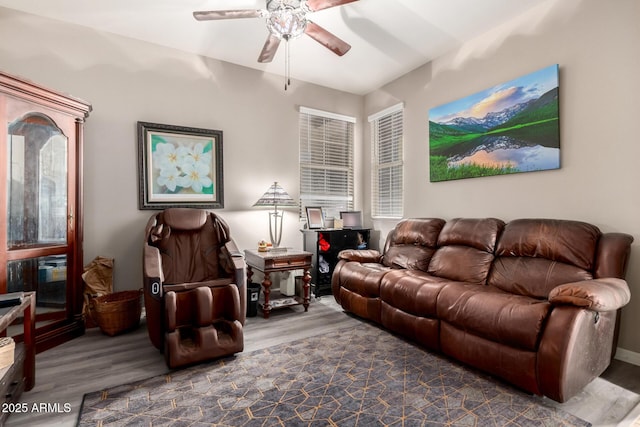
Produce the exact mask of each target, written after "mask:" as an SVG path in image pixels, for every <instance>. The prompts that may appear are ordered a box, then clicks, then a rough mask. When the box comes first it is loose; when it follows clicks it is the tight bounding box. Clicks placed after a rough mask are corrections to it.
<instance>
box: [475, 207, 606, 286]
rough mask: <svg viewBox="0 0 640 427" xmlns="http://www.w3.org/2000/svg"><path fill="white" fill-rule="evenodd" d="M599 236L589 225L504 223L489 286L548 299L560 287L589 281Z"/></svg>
mask: <svg viewBox="0 0 640 427" xmlns="http://www.w3.org/2000/svg"><path fill="white" fill-rule="evenodd" d="M601 235H602V233H601V232H600V230H599V229H598V228H597V227H596V226H594V225H591V224H587V223H584V222H580V221H569V220H557V219H518V220H514V221H511V222H509V223H507V224H506V226H505V228H504V232H503V233H502V236H501V237H500V239H499V240H498V245H497V247H496V252H495V254H496V258H495V260H494V262H493V266H492V269H491V272H490V274H489V279H488V282H487V283H488V284H489V285H492V286H496V287H498V288H500V289H502V290H504V291H506V292H511V293H514V294H519V295H527V296H531V297H536V298H547V296H548V295H549V292H550V291H551V290H552V289H553V288H554V287H556V286H557V285H559V284H563V283H571V282H577V281H580V280H588V279H592V278H593V277H594V276H593V271H594V269H595V262H596V253H597V247H598V241H599V239H600V237H601Z"/></svg>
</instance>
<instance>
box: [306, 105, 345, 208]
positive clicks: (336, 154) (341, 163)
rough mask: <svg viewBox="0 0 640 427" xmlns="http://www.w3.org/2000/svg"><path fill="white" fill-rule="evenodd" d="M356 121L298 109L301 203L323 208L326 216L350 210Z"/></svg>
mask: <svg viewBox="0 0 640 427" xmlns="http://www.w3.org/2000/svg"><path fill="white" fill-rule="evenodd" d="M354 123H355V118H353V117H348V116H342V115H339V114H334V113H329V112H326V111H319V110H313V109H310V108H306V107H300V204H301V210H300V212H301V216H303V217H304V216H305V215H306V210H305V207H306V206H319V207H322V208H323V210H324V213H325V216H326V217H329V218H332V217H333V218H339V216H340V211H346V210H353V131H354V129H353V128H354Z"/></svg>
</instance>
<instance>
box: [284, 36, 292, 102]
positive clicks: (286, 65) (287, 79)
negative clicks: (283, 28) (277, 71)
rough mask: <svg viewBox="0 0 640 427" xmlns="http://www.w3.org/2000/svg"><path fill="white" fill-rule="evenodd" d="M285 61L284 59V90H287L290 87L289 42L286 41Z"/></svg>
mask: <svg viewBox="0 0 640 427" xmlns="http://www.w3.org/2000/svg"><path fill="white" fill-rule="evenodd" d="M284 51H285V59H284V78H285V82H284V90H287V88H288V87H289V86H291V67H290V65H291V58H290V54H289V40H288V39H287V40H286V41H285V44H284Z"/></svg>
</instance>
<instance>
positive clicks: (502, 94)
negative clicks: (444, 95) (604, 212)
mask: <svg viewBox="0 0 640 427" xmlns="http://www.w3.org/2000/svg"><path fill="white" fill-rule="evenodd" d="M429 162H430V178H431V181H432V182H435V181H447V180H452V179H461V178H476V177H481V176H489V175H502V174H511V173H518V172H533V171H539V170H548V169H559V168H560V127H559V109H558V65H557V64H556V65H552V66H549V67H546V68H543V69H541V70H538V71H536V72H533V73H531V74H528V75H526V76H522V77H520V78H517V79H514V80H511V81H509V82H506V83H503V84H500V85H497V86H494V87H492V88H490V89H487V90H484V91H482V92H479V93H476V94H474V95H471V96H468V97H466V98H463V99H459V100H457V101H454V102H450V103H448V104H444V105H441V106H438V107H435V108H432V109H431V110H430V111H429Z"/></svg>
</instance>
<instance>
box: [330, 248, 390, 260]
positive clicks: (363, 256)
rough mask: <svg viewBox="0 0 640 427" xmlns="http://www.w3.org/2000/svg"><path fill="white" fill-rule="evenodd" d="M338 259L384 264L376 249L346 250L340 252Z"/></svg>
mask: <svg viewBox="0 0 640 427" xmlns="http://www.w3.org/2000/svg"><path fill="white" fill-rule="evenodd" d="M338 259H343V260H345V261H357V262H377V263H380V262H382V254H381V253H380V252H379V251H377V250H375V249H345V250H343V251H340V253H339V254H338Z"/></svg>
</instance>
